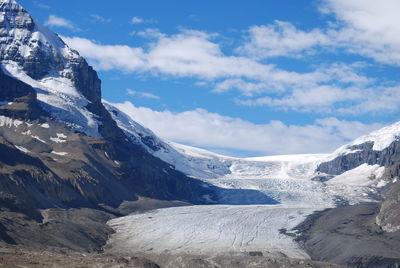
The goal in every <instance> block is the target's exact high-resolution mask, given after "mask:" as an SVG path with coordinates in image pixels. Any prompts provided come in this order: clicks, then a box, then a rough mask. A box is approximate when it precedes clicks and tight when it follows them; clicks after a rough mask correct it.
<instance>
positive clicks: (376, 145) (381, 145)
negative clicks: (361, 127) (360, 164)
mask: <svg viewBox="0 0 400 268" xmlns="http://www.w3.org/2000/svg"><path fill="white" fill-rule="evenodd" d="M396 140H400V121H399V122H396V123H394V124H392V125H389V126H386V127H383V128H381V129H378V130H376V131H373V132H371V133H369V134H367V135H364V136H361V137H359V138H357V139H355V140H354V141H352V142H350V143H348V144H345V145H343V146H341V147H340V148H339V149H337V150H336V151H334V152H333V153H332V154H330V155H328V156H327V158H326V159H325V160H324V162H327V161H330V160H333V159H335V158H336V157H338V156H341V155H346V154H350V153H355V152H357V151H360V150H357V149H351V147H353V146H355V145H361V144H364V143H373V146H372V149H373V150H374V151H382V150H384V149H386V148H387V147H389V146H390V144H392V142H394V141H396Z"/></svg>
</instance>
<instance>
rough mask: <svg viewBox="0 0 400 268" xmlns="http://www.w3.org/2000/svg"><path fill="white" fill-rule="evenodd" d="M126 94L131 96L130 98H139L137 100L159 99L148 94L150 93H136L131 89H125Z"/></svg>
mask: <svg viewBox="0 0 400 268" xmlns="http://www.w3.org/2000/svg"><path fill="white" fill-rule="evenodd" d="M126 94H128V95H131V96H135V97H139V98H145V99H154V100H159V99H160V97H159V96H157V95H155V94H153V93H150V92H142V91H136V90H133V89H129V88H128V89H127V90H126Z"/></svg>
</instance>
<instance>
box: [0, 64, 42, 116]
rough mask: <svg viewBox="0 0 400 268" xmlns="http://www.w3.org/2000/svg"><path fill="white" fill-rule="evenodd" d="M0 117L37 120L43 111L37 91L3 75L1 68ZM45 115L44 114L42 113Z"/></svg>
mask: <svg viewBox="0 0 400 268" xmlns="http://www.w3.org/2000/svg"><path fill="white" fill-rule="evenodd" d="M0 81H1V83H0V102H5V103H7V102H8V103H7V104H6V105H0V115H5V116H10V117H14V118H22V119H23V118H37V116H38V115H39V114H40V112H41V110H40V108H39V106H38V105H37V102H36V91H35V90H34V89H33V88H32V87H31V86H29V85H27V84H25V83H23V82H21V81H19V80H15V79H13V78H11V77H9V76H7V75H5V74H4V73H3V71H2V70H1V68H0ZM42 113H43V114H44V112H42Z"/></svg>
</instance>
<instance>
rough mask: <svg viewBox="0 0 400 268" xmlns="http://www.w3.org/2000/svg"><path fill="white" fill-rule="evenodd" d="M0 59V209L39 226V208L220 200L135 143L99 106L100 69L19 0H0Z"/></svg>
mask: <svg viewBox="0 0 400 268" xmlns="http://www.w3.org/2000/svg"><path fill="white" fill-rule="evenodd" d="M0 63H1V68H0V152H1V153H0V178H1V180H0V205H1V211H4V212H7V213H9V212H14V213H22V214H24V215H26V216H28V217H30V218H31V219H34V220H36V221H39V222H41V221H43V217H44V216H43V211H42V209H49V208H81V207H87V208H92V209H100V210H105V211H108V212H112V213H114V215H115V214H117V215H119V213H128V212H129V209H127V206H126V205H124V207H123V209H121V205H122V204H126V202H128V201H131V202H135V201H137V200H142V199H143V198H145V199H143V200H150V199H159V200H170V201H173V200H182V201H183V202H186V203H194V204H198V203H205V202H206V201H207V200H205V199H204V198H203V196H205V195H207V196H213V195H214V191H213V188H206V187H204V183H203V182H199V181H198V180H194V179H192V178H188V177H187V176H185V175H184V174H183V173H181V172H179V171H177V170H175V169H174V168H172V167H171V165H170V164H168V163H165V162H163V161H162V160H160V159H159V158H157V157H155V156H153V155H152V154H150V153H148V152H147V151H146V150H145V149H144V148H143V147H142V146H140V145H138V144H137V142H136V143H135V142H132V140H130V139H129V137H128V136H127V135H126V134H125V133H124V132H123V131H122V130H121V129H120V128H119V127H118V126H117V124H116V122H115V121H114V120H113V119H112V117H111V115H110V113H109V112H108V111H107V110H106V109H105V107H104V106H103V104H102V102H101V81H100V79H99V78H98V76H97V74H96V72H95V71H94V70H93V69H92V68H91V67H90V66H89V65H88V64H87V62H86V61H85V59H83V58H82V57H81V56H79V54H78V53H77V52H76V51H74V50H72V49H70V48H69V47H68V46H67V45H66V44H65V43H64V42H63V41H62V40H61V39H60V38H59V37H58V36H57V35H56V34H54V33H52V32H50V31H49V30H47V29H46V28H45V27H43V26H41V25H40V24H39V23H37V22H36V21H35V20H34V19H33V18H32V17H31V16H30V15H29V14H28V13H27V11H26V10H25V9H23V8H22V7H21V6H20V5H19V4H18V3H17V2H16V1H14V0H1V1H0ZM146 198H147V199H146ZM141 202H142V203H143V201H141ZM0 224H2V226H3V231H4V232H3V234H4V237H6V236H7V235H8V236H11V238H12V236H14V238H17V233H18V232H17V230H16V229H12V228H11V227H10V223H7V221H6V220H3V221H1V222H0ZM4 226H6V227H4ZM7 226H8V227H7ZM7 230H14V231H13V232H11V231H7Z"/></svg>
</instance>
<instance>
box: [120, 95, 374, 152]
mask: <svg viewBox="0 0 400 268" xmlns="http://www.w3.org/2000/svg"><path fill="white" fill-rule="evenodd" d="M113 105H115V106H116V107H117V108H118V109H120V110H121V111H123V112H124V113H126V114H128V115H129V116H130V117H131V118H132V119H133V120H135V121H137V122H139V123H140V124H142V125H144V126H146V127H148V128H150V129H151V130H152V131H154V132H155V133H156V134H157V135H159V136H160V137H162V138H165V139H168V140H172V141H175V142H181V143H185V144H189V145H193V146H199V147H208V148H215V149H218V150H227V151H229V150H231V151H232V150H244V151H248V152H253V153H254V154H264V155H269V154H289V153H290V154H291V153H321V152H327V153H329V152H332V151H333V150H335V149H337V148H338V147H339V146H340V145H342V144H343V143H345V142H347V141H349V140H352V139H354V138H356V137H359V136H360V135H362V134H366V133H369V132H370V131H372V130H375V129H378V128H380V127H381V125H380V124H372V125H367V124H363V123H360V122H353V121H343V120H339V119H336V118H324V119H320V120H316V121H315V122H314V124H310V125H305V126H301V125H286V124H284V123H283V122H281V121H270V122H268V123H265V124H254V123H251V122H249V121H246V120H242V119H240V118H232V117H229V116H223V115H220V114H217V113H211V112H208V111H207V110H204V109H196V110H191V111H185V112H180V113H174V112H172V111H168V110H164V111H154V110H152V109H149V108H145V107H136V106H134V105H133V104H132V103H130V102H124V103H117V104H113Z"/></svg>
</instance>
